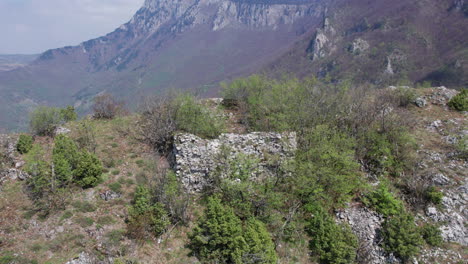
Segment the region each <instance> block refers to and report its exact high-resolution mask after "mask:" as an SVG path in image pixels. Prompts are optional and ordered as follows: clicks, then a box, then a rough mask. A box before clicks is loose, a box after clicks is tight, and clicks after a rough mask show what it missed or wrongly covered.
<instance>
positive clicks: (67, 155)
mask: <svg viewBox="0 0 468 264" xmlns="http://www.w3.org/2000/svg"><path fill="white" fill-rule="evenodd" d="M78 157H79V152H78V147H77V146H76V144H75V142H74V141H73V140H72V139H70V138H69V137H67V136H65V135H58V136H57V137H56V138H55V141H54V149H53V151H52V162H53V165H54V173H55V177H56V179H57V182H58V184H59V185H60V186H61V187H64V186H66V185H68V184H70V183H71V182H72V181H73V174H74V170H75V169H76V167H77V164H78Z"/></svg>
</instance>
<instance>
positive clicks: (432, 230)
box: [421, 224, 443, 247]
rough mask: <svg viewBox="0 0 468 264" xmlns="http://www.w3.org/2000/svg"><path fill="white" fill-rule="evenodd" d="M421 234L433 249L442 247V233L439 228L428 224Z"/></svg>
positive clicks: (423, 227)
mask: <svg viewBox="0 0 468 264" xmlns="http://www.w3.org/2000/svg"><path fill="white" fill-rule="evenodd" d="M421 234H422V237H423V238H424V241H426V243H427V244H428V245H430V246H433V247H439V246H441V245H442V242H443V239H442V232H441V231H440V229H439V228H438V227H437V226H435V225H430V224H426V225H424V226H422V227H421Z"/></svg>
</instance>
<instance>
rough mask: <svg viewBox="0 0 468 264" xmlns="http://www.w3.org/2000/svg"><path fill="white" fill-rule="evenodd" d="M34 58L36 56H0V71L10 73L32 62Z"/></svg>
mask: <svg viewBox="0 0 468 264" xmlns="http://www.w3.org/2000/svg"><path fill="white" fill-rule="evenodd" d="M36 58H37V55H22V54H12V55H3V54H0V71H10V70H13V69H16V68H18V67H22V66H25V65H27V64H29V63H30V62H32V61H34V60H35V59H36Z"/></svg>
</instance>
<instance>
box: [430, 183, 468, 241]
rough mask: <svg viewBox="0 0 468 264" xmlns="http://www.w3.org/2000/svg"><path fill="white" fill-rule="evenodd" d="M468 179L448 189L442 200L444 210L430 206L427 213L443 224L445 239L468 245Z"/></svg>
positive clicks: (441, 228)
mask: <svg viewBox="0 0 468 264" xmlns="http://www.w3.org/2000/svg"><path fill="white" fill-rule="evenodd" d="M467 204H468V179H466V178H465V182H464V184H463V185H461V186H457V187H455V188H450V189H446V190H445V191H444V198H443V200H442V210H439V209H437V208H435V207H428V208H427V209H426V215H427V216H428V217H429V218H431V219H432V220H433V221H436V222H439V223H441V224H442V226H441V227H440V230H441V231H442V237H443V238H444V240H445V241H448V242H456V243H459V244H461V245H464V246H468V230H467V229H466V219H468V208H467V207H466V206H467Z"/></svg>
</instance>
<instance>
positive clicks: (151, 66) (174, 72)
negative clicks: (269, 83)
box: [0, 0, 468, 130]
mask: <svg viewBox="0 0 468 264" xmlns="http://www.w3.org/2000/svg"><path fill="white" fill-rule="evenodd" d="M467 10H468V8H467V3H465V1H464V0H417V1H406V0H395V1H388V0H376V1H368V2H365V3H364V2H362V1H358V0H349V1H348V0H346V1H345V0H275V1H265V0H242V1H241V0H199V1H195V0H178V1H173V0H170V1H169V0H147V1H146V2H145V3H144V5H143V6H142V8H141V9H140V10H139V11H138V12H137V13H136V14H135V15H134V17H133V18H132V19H131V20H130V21H129V22H128V23H126V24H124V25H122V26H120V27H119V28H117V29H116V30H115V31H114V32H112V33H109V34H107V35H105V36H102V37H100V38H96V39H92V40H88V41H84V42H83V43H81V44H80V45H78V46H73V47H72V46H70V47H63V48H59V49H53V50H49V51H46V52H44V53H43V54H41V55H40V56H39V57H38V58H37V59H36V60H34V61H33V62H32V63H30V64H29V65H27V66H26V67H22V66H23V65H24V64H25V63H28V62H31V61H32V60H33V58H32V57H29V61H28V60H27V59H28V58H24V59H25V60H18V59H17V60H16V61H15V60H13V61H12V62H8V63H5V64H3V63H2V64H3V66H0V67H2V68H3V69H4V70H5V69H7V70H9V71H0V93H1V94H2V97H1V98H0V129H2V130H21V129H25V128H26V126H27V112H28V111H30V110H31V109H33V108H34V107H35V106H37V105H42V104H46V105H54V106H65V105H74V106H75V107H76V108H77V109H78V111H79V112H80V113H86V112H87V111H88V109H89V106H90V102H91V101H92V99H93V98H94V96H96V95H97V94H99V93H102V92H109V93H111V94H113V95H115V96H116V97H118V98H120V99H122V100H125V101H127V103H128V105H129V106H130V107H132V106H135V105H136V104H137V103H138V102H140V101H141V100H142V99H143V98H144V97H146V96H147V95H149V94H151V95H155V94H156V95H157V94H161V93H164V92H165V91H167V90H169V89H181V90H191V91H197V93H198V94H202V95H210V96H213V95H216V94H217V92H218V90H219V83H220V82H221V81H225V80H232V79H234V78H237V77H240V76H246V75H249V74H252V73H264V74H268V75H270V76H282V75H283V74H285V73H287V74H291V75H295V76H298V77H305V76H317V77H318V78H327V79H328V80H331V81H332V82H341V81H343V80H347V81H350V82H351V83H353V84H354V85H360V84H370V85H374V86H378V87H382V86H388V85H397V84H405V85H406V84H411V85H412V84H415V83H418V84H427V85H428V84H432V85H445V86H447V87H449V88H461V87H466V86H467V85H468V77H467V76H468V66H467V65H468V59H467V58H468V48H467V46H466V43H468V34H467V32H466V31H467V30H466V29H467V28H468V19H467V17H468V12H467ZM0 60H1V57H0ZM13 68H16V69H14V70H11V69H13Z"/></svg>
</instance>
